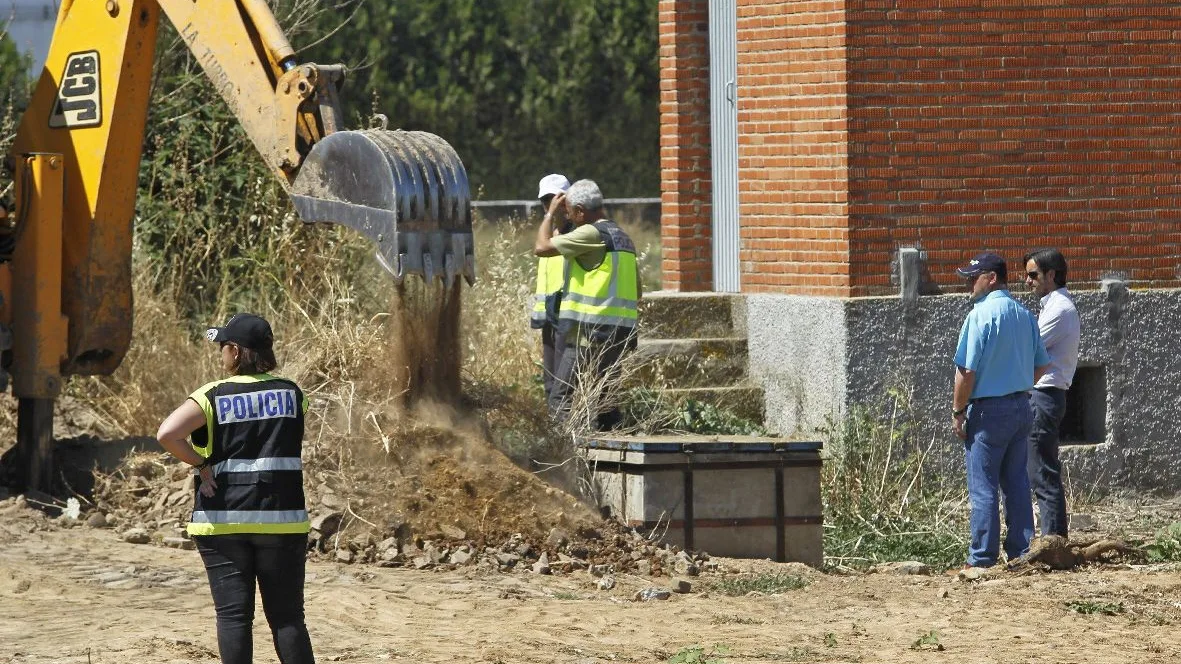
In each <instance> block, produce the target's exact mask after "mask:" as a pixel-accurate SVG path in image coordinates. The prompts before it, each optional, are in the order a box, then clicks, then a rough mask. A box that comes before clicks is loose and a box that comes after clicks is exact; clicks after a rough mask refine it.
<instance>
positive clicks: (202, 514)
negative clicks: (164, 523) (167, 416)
mask: <svg viewBox="0 0 1181 664" xmlns="http://www.w3.org/2000/svg"><path fill="white" fill-rule="evenodd" d="M189 398H190V399H192V400H193V401H195V402H197V405H198V406H200V407H201V410H202V411H204V412H205V426H203V427H201V428H200V429H197V430H196V431H194V432H193V436H192V444H193V449H194V450H196V452H197V454H200V455H201V456H202V457H205V458H207V459H209V461H210V463H211V464H212V465H213V476H214V481H215V483H216V484H217V489H216V491H215V493H214V495H213V496H212V497H209V498H206V497H205V496H203V495H202V494H201V491H200V482H201V480H200V478H199V477H198V479H197V488H198V490H197V496H196V500H195V501H194V505H193V516H192V520H191V521H190V522H189V526H188V532H189V534H190V535H228V534H232V533H271V534H279V533H306V532H308V512H307V507H306V505H305V504H304V495H303V462H302V460H301V458H300V452H301V450H302V447H303V419H304V413H306V412H307V408H308V402H307V398H306V397H305V396H304V394H303V391H302V390H300V389H299V386H297V385H296V384H295V383H293V382H291V381H289V380H287V379H285V378H276V377H274V376H271V375H269V374H256V375H252V376H232V377H230V378H225V379H222V380H217V381H214V382H212V383H209V384H208V385H205V386H203V387H201V388H200V389H198V390H197V391H196V392H193V393H192V394H191V395H189Z"/></svg>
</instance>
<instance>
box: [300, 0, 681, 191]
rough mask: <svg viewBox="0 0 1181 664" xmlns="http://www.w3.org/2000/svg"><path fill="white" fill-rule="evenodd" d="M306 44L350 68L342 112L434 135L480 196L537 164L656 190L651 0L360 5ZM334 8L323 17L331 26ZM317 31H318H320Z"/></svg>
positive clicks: (622, 187) (521, 186) (526, 176)
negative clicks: (458, 160) (375, 116)
mask: <svg viewBox="0 0 1181 664" xmlns="http://www.w3.org/2000/svg"><path fill="white" fill-rule="evenodd" d="M351 9H352V10H354V11H355V13H354V14H353V15H352V17H351V19H350V20H348V21H347V23H345V24H344V25H343V26H342V27H341V29H340V31H339V32H337V33H336V34H334V35H333V36H332V37H331V39H326V40H325V41H324V42H323V43H322V44H319V45H317V46H315V47H314V48H312V49H310V55H312V56H314V57H315V58H317V59H318V60H319V61H323V62H328V61H332V62H337V61H339V62H344V63H345V64H346V65H348V66H349V67H350V68H351V74H350V80H349V82H348V86H347V88H346V89H345V90H344V91H343V94H344V102H345V104H346V109H347V110H346V113H349V114H351V115H352V116H353V117H354V118H356V119H358V120H359V119H360V118H361V117H362V116H368V115H369V114H370V113H372V112H373V111H374V110H378V109H379V110H380V112H382V113H385V114H386V115H388V116H389V118H390V121H391V128H392V127H394V126H397V127H401V128H404V129H421V130H425V131H430V132H432V133H435V134H438V135H440V136H442V137H444V138H446V139H447V140H448V141H449V142H451V144H452V145H454V146H455V149H456V150H457V151H458V152H459V154H460V156H461V157H462V158H463V160H464V163H465V165H466V166H467V168H468V172H469V175H470V177H471V179H472V182H473V185H474V186H475V188H476V189H477V190H480V191H482V192H483V193H484V195H485V196H486V197H489V198H524V197H526V194H531V193H532V192H530V187H531V186H532V185H533V184H534V183H536V181H537V180H538V179H539V178H540V177H541V176H543V175H545V174H546V173H549V172H552V171H560V172H564V173H567V174H568V175H570V176H571V177H572V178H574V177H590V178H593V179H595V180H597V181H598V182H599V184H600V185H601V186H602V187H603V191H604V193H605V194H606V195H607V196H609V197H615V196H653V195H655V194H656V192H657V191H659V177H660V173H659V163H658V161H659V108H658V104H659V63H658V51H657V46H658V36H657V20H656V19H657V15H656V1H655V0H641V1H640V2H635V1H633V0H600V1H599V2H593V3H590V2H583V1H582V0H491V1H489V0H405V1H403V2H383V3H379V2H366V3H361V4H358V5H356V6H355V7H352V8H351ZM338 17H339V13H337V16H324V17H323V20H324V21H327V22H328V23H331V22H332V21H333V20H337V21H338V20H339V18H338ZM327 31H328V30H327V26H326V27H325V29H324V30H321V32H324V33H326V32H327Z"/></svg>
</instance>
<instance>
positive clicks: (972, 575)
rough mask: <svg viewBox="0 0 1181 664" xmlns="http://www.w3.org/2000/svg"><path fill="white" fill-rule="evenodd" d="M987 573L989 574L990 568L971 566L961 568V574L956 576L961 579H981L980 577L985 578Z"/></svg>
mask: <svg viewBox="0 0 1181 664" xmlns="http://www.w3.org/2000/svg"><path fill="white" fill-rule="evenodd" d="M986 574H988V570H987V569H985V568H983V567H969V568H967V569H962V570H960V571H959V574H957V575H956V578H958V579H959V580H960V581H979V580H980V579H982V578H984V576H985V575H986Z"/></svg>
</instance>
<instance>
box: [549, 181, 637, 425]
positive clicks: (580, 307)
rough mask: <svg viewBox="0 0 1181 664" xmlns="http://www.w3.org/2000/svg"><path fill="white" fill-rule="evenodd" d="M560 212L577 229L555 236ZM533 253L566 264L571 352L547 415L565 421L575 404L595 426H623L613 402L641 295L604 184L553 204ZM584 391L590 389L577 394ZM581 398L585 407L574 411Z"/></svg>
mask: <svg viewBox="0 0 1181 664" xmlns="http://www.w3.org/2000/svg"><path fill="white" fill-rule="evenodd" d="M561 207H565V210H566V217H567V219H569V221H570V223H571V224H573V226H574V227H573V229H571V230H570V231H569V232H567V233H562V234H561V235H557V236H555V235H554V234H553V223H554V217H555V216H556V215H557V212H558V210H559V208H561ZM533 253H535V254H536V255H538V256H542V257H545V256H562V257H563V258H565V259H566V266H565V268H566V275H565V278H564V279H563V288H562V303H561V308H560V311H559V314H558V319H559V329H558V332H559V334H560V335H562V336H563V338H564V341H565V343H566V347H565V348H564V349H563V351H562V355H561V359H560V360H559V361H558V368H557V371H556V374H555V376H554V384H553V389H552V391H551V393H550V401H549V408H550V412H551V413H553V414H555V415H556V416H557V417H558V418H559V419H562V420H564V419H566V418H569V417H570V415H571V411H572V409H573V407H574V406H575V405H577V406H578V412H580V413H586V414H587V416H588V417H589V418H590V419H591V421H590V422H589V423H588V424H589V425H590V426H593V427H594V428H595V429H597V430H599V431H609V430H611V429H613V428H615V427H616V426H617V425H618V424H619V422H620V420H621V419H622V418H621V414H620V411H619V408H618V406H616V405H615V404H616V402H617V400H616V399H615V398H614V397H615V396H616V392H617V389H618V385H617V383H618V378H619V360H620V358H621V357H622V356H623V353H624V351H626V350H627V349H628V348H631V347H634V345H635V340H636V337H635V333H636V307H637V305H638V304H639V300H640V292H641V285H640V273H639V266H638V265H637V263H636V247H635V245H634V244H633V243H632V240H631V238H630V237H628V235H627V233H625V232H624V231H623V229H622V228H620V227H619V225H618V224H616V223H615V222H613V221H611V220H610V219H608V218H607V217H606V215H605V214H604V212H603V194H602V192H600V191H599V185H597V184H595V183H594V181H592V180H579V181H577V182H575V183H574V184H572V185H570V188H569V189H568V190H567V191H566V193H565V194H558V195H556V196H555V197H554V200H553V201H551V203H550V207H549V211H548V212H547V213H546V215H545V218H544V219H542V222H541V227H540V228H538V230H537V241H536V243H535V246H534V247H533ZM580 384H582V385H584V386H585V388H586V389H583V390H581V391H579V390H577V387H578V386H579V385H580ZM576 396H580V398H581V399H585V400H586V403H585V404H584V403H582V402H581V401H580V402H579V403H578V404H575V397H576Z"/></svg>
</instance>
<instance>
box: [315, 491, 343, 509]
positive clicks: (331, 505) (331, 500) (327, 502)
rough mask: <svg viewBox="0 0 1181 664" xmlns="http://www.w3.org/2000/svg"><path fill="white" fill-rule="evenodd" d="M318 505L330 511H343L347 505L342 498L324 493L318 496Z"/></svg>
mask: <svg viewBox="0 0 1181 664" xmlns="http://www.w3.org/2000/svg"><path fill="white" fill-rule="evenodd" d="M320 504H321V505H323V506H324V507H327V508H328V509H330V510H343V509H344V508H345V507H346V506H347V505H348V503H346V502H345V501H344V499H343V498H341V497H340V496H338V495H336V494H335V493H326V494H324V495H322V496H320Z"/></svg>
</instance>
